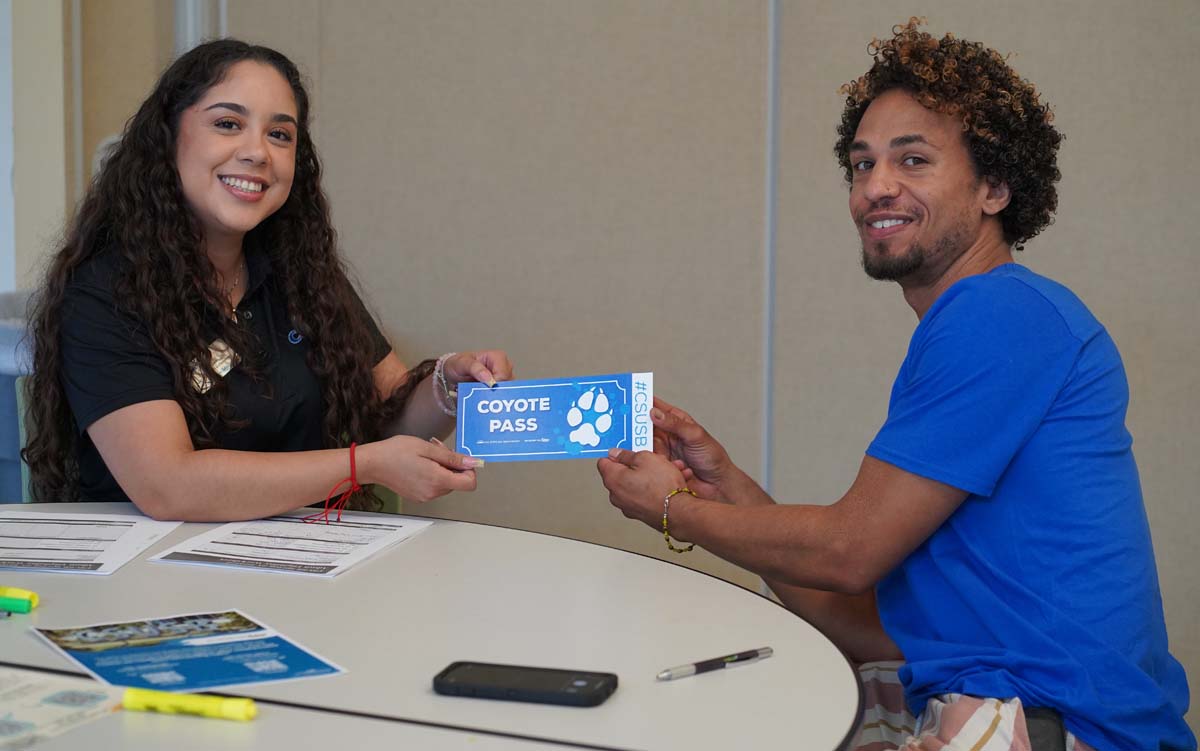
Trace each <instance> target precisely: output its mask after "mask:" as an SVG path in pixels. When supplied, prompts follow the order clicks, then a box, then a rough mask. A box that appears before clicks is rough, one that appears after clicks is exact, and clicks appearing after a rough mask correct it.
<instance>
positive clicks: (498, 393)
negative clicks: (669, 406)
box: [455, 373, 654, 462]
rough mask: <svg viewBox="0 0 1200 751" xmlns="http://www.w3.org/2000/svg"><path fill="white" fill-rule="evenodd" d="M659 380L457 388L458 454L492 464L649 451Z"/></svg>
mask: <svg viewBox="0 0 1200 751" xmlns="http://www.w3.org/2000/svg"><path fill="white" fill-rule="evenodd" d="M653 406H654V374H653V373H616V374H612V375H597V376H583V377H579V378H548V379H543V380H537V381H505V382H503V383H498V384H496V385H495V386H492V387H490V388H489V387H488V386H487V385H486V384H482V383H460V384H459V385H458V434H457V438H456V445H455V450H457V451H459V452H460V453H463V454H466V455H468V456H477V457H479V458H481V459H486V460H487V461H490V462H527V461H539V460H545V459H583V458H595V457H598V456H603V455H604V454H607V453H608V450H609V449H611V448H614V447H617V448H623V449H629V450H631V451H648V450H650V449H651V448H652V446H653V435H654V428H653V426H652V425H651V423H650V408H651V407H653Z"/></svg>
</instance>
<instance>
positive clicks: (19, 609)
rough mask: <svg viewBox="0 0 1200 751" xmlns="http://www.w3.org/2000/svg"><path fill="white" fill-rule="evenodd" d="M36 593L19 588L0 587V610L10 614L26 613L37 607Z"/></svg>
mask: <svg viewBox="0 0 1200 751" xmlns="http://www.w3.org/2000/svg"><path fill="white" fill-rule="evenodd" d="M37 604H38V596H37V592H30V591H29V590H28V589H20V588H19V587H0V610H7V611H8V612H10V613H28V612H29V611H30V610H33V609H34V608H36V607H37Z"/></svg>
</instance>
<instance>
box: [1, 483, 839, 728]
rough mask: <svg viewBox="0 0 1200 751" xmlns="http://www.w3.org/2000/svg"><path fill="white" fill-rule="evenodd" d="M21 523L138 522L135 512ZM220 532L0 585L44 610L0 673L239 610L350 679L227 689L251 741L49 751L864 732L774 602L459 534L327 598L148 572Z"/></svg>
mask: <svg viewBox="0 0 1200 751" xmlns="http://www.w3.org/2000/svg"><path fill="white" fill-rule="evenodd" d="M22 508H24V509H29V510H37V511H40V512H60V513H69V512H77V513H97V512H110V513H112V512H116V513H131V514H132V513H136V510H135V509H134V508H133V507H132V506H130V505H128V504H38V505H29V506H24V507H22ZM213 526H215V525H210V524H184V525H181V526H180V527H179V528H178V529H177V530H175V532H173V533H172V534H171V535H170V536H168V537H167V538H165V539H164V540H162V541H160V542H159V543H158V544H156V545H155V546H154V547H153V548H151V549H150V550H149V551H147V553H146V554H144V555H143V556H142V557H141V558H139V559H138V560H135V561H133V562H131V563H129V564H127V565H126V566H125V567H123V568H122V569H120V570H119V571H117V572H116V573H115V574H113V575H111V576H86V575H70V574H45V573H42V574H39V573H28V572H20V571H0V583H3V584H6V585H9V586H17V587H24V588H27V589H31V590H34V591H36V592H38V593H39V595H40V596H41V605H40V606H39V607H38V609H37V610H35V611H34V612H33V613H31V614H29V615H14V616H13V617H11V618H9V619H7V620H5V621H0V661H3V662H6V663H10V664H18V665H25V666H30V667H40V668H46V669H58V670H74V669H75V668H74V666H72V665H71V664H70V663H68V662H67V661H66V660H64V659H63V658H61V657H59V656H58V655H57V654H55V653H53V652H52V651H50V650H49V649H48V648H47V647H45V646H44V645H43V644H41V643H40V642H39V641H38V640H37V639H36V638H35V637H34V636H33V635H32V634H31V633H29V631H28V627H29V626H31V625H36V626H40V627H48V628H60V627H69V626H80V625H84V624H91V623H101V622H108V621H125V620H135V619H141V618H146V617H155V616H166V615H173V614H177V613H188V612H206V611H217V610H224V609H230V608H237V609H240V610H242V611H244V612H246V613H247V614H248V615H250V616H252V617H256V618H258V619H260V620H262V621H264V622H266V623H267V624H269V625H271V626H272V627H274V628H276V629H278V630H279V631H280V632H282V633H283V634H285V635H286V636H288V637H290V638H292V639H293V640H295V641H297V642H299V643H300V644H303V645H305V646H307V647H309V648H310V649H312V650H314V651H315V652H317V653H318V654H321V655H323V656H324V657H326V658H328V659H330V660H332V661H334V662H336V663H338V664H339V665H341V666H342V667H344V668H346V669H347V671H348V672H347V673H346V674H345V675H340V676H335V677H326V678H316V679H310V680H301V681H293V682H288V683H281V684H265V685H262V686H255V687H246V688H244V689H239V690H236V691H233V690H231V691H229V692H228V693H232V694H237V695H242V696H251V697H253V698H255V699H257V700H259V701H260V716H259V718H258V719H257V720H255V721H254V722H252V723H233V722H224V721H214V720H202V719H196V718H183V717H157V716H143V715H140V714H139V713H133V712H123V713H120V714H119V715H116V716H114V717H113V718H111V719H108V718H106V719H104V720H101V721H99V722H97V723H93V724H91V725H87V726H85V727H83V728H80V729H77V730H75V731H72V732H71V733H69V734H67V735H64V736H61V737H60V738H59V739H56V740H54V741H52V742H51V743H50V744H48V745H46V746H45V748H63V749H66V748H72V747H77V746H76V745H73V743H74V744H78V743H79V742H80V741H81V740H83V739H85V738H86V740H87V741H88V746H89V748H104V747H109V746H107V745H96V744H97V743H98V742H103V743H105V744H107V743H111V747H114V748H115V747H121V748H134V747H144V748H157V747H163V745H164V744H165V743H166V740H167V739H171V745H172V747H174V748H187V747H192V746H190V745H187V746H185V745H181V743H183V742H186V743H189V744H190V743H195V746H194V747H196V748H201V747H203V748H295V747H313V748H317V747H320V746H318V745H316V741H317V740H318V739H319V738H325V737H328V739H329V742H330V743H331V744H337V745H338V746H340V747H342V748H353V747H359V746H360V745H361V744H362V743H364V742H366V741H368V740H369V741H370V743H369V745H371V746H374V745H377V744H378V745H379V746H381V747H383V746H384V745H385V741H389V740H395V741H397V742H403V741H407V742H408V745H407V746H406V747H408V748H434V749H436V748H443V747H444V748H459V747H464V746H466V747H470V748H473V749H474V748H479V749H492V748H495V749H498V750H499V751H505V750H507V749H510V748H513V749H516V748H550V747H552V746H549V745H546V742H551V743H557V744H560V745H567V746H575V747H602V748H613V749H670V748H680V749H685V748H686V749H741V748H746V749H759V748H762V749H766V748H784V747H790V748H804V749H814V750H822V751H823V750H824V749H831V750H832V749H837V748H841V747H842V746H843V745H844V744H845V743H847V742H848V741H849V739H850V736H851V734H852V733H853V730H854V728H855V726H856V724H857V721H858V719H859V717H860V715H861V711H862V709H861V703H862V693H861V686H860V684H859V682H858V677H857V673H856V672H855V670H854V669H853V668H852V667H851V665H850V664H849V663H848V662H847V661H846V659H845V657H843V655H842V654H841V653H840V652H839V651H838V650H837V649H836V648H835V647H834V646H833V644H832V643H831V642H830V641H829V640H828V639H826V638H825V637H824V636H822V635H821V634H820V633H819V632H818V631H816V629H814V628H813V627H812V626H810V625H809V624H808V623H807V622H805V621H803V620H802V619H800V618H798V617H796V616H795V615H793V614H792V613H790V612H789V611H787V610H786V609H784V608H783V607H781V606H779V605H778V604H776V603H774V602H773V601H771V600H769V599H767V598H764V597H762V596H760V595H758V594H756V593H754V592H751V591H749V590H746V589H743V588H741V587H738V586H736V585H733V584H730V583H728V582H726V581H724V580H721V579H717V578H715V577H712V576H709V575H707V574H703V573H699V572H696V571H693V570H691V569H687V568H684V567H682V566H676V565H673V564H670V563H665V562H663V561H659V560H657V559H654V558H648V557H645V556H641V555H637V554H633V553H628V552H625V551H621V550H616V549H612V548H607V547H603V546H600V545H593V544H590V543H583V542H578V541H574V540H568V539H563V538H559V537H553V536H549V535H541V534H535V533H530V532H522V531H518V530H512V529H505V528H502V527H493V526H487V525H480V524H470V523H464V522H450V521H438V522H436V523H435V524H434V525H433V526H432V527H431V528H430V529H428V530H426V531H424V532H422V533H421V534H419V535H417V536H416V537H414V538H412V539H410V540H408V541H406V542H403V543H401V544H399V545H397V546H394V547H392V548H390V549H388V550H386V551H384V552H383V553H381V554H380V555H378V556H376V557H374V558H372V559H371V560H369V561H367V562H365V563H363V564H360V565H359V566H358V567H357V568H354V569H352V570H351V571H349V572H347V573H345V574H343V575H341V576H338V577H336V578H334V579H331V580H324V579H317V578H313V577H303V576H287V575H279V574H271V573H262V572H254V571H243V570H224V569H217V568H211V567H204V566H185V565H178V564H162V563H148V562H146V560H145V558H146V557H148V556H149V555H152V554H153V553H155V552H158V551H159V550H162V549H164V548H166V547H169V546H171V545H174V544H176V543H177V542H179V541H181V540H183V539H186V538H187V537H190V536H192V535H194V534H197V533H198V532H200V531H203V530H206V529H209V528H211V527H213ZM762 646H770V647H773V648H774V650H775V655H774V657H772V658H770V659H768V660H763V661H761V662H757V663H753V664H750V665H746V666H742V667H737V668H733V669H727V670H720V671H715V672H712V673H707V674H704V675H700V676H695V677H692V678H685V679H681V680H677V681H671V682H666V683H660V682H657V681H655V679H654V675H655V673H657V672H658V671H659V670H661V669H663V668H666V667H670V666H673V665H678V664H683V663H688V662H693V661H696V660H701V659H706V658H710V657H716V656H718V655H723V654H729V653H732V652H738V651H742V650H746V649H753V648H756V647H762ZM454 660H478V661H483V662H503V663H515V664H523V665H540V666H546V667H562V668H572V669H580V670H599V671H606V672H613V673H616V674H617V675H618V677H619V680H620V685H619V688H618V689H617V692H616V693H615V694H614V695H613V696H612V697H611V698H610V699H609V700H608V701H606V702H605V703H604V704H602V705H601V706H599V707H595V708H586V709H584V708H574V707H558V706H547V705H538V704H523V703H515V702H500V701H489V700H481V699H467V698H458V697H446V696H440V695H438V694H435V693H434V692H433V689H432V687H431V681H432V678H433V676H434V675H435V674H436V673H437V672H438V671H440V670H441V669H442V668H443V667H445V666H446V665H447V664H449V663H450V662H453V661H454ZM271 702H281V703H282V704H272V703H271ZM185 728H186V730H185ZM175 733H178V734H179V739H180V742H176V740H175V735H174V734H175ZM84 734H86V736H85V735H84ZM468 737H474V738H475V740H471V741H470V742H469V743H468V741H467V738H468ZM297 739H300V740H301V741H302V742H301V743H300V744H299V746H297V743H296V742H297ZM442 744H445V745H442ZM321 745H324V743H322V744H321ZM386 745H387V746H388V747H398V746H396V744H395V743H390V742H389V743H387V744H386Z"/></svg>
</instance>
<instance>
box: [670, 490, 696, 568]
mask: <svg viewBox="0 0 1200 751" xmlns="http://www.w3.org/2000/svg"><path fill="white" fill-rule="evenodd" d="M678 493H687V494H688V495H690V496H691V497H693V498H698V497H699V496H697V495H696V493H695V491H693V490H692V489H691V488H675V489H674V490H672V491H671V492H670V493H667V497H666V498H664V499H663V539H664V540H666V541H667V547H668V548H670V549H671V550H672V551H674V552H676V553H690V552H691V550H692V548H694V547H696V543H694V542H690V543H688V546H687V547H686V548H677V547H675V545H674V544H672V542H671V533H670V532H668V531H667V509H669V508H670V507H671V498H673V497H674V496H675V495H676V494H678Z"/></svg>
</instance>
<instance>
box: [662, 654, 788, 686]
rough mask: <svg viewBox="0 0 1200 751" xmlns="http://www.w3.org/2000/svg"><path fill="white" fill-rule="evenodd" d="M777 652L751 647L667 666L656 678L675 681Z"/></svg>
mask: <svg viewBox="0 0 1200 751" xmlns="http://www.w3.org/2000/svg"><path fill="white" fill-rule="evenodd" d="M773 654H775V650H773V649H771V648H770V647H760V648H759V649H751V650H748V651H746V652H738V653H737V654H732V655H725V656H724V657H714V658H712V659H711V660H702V661H701V662H693V663H692V664H690V665H680V666H679V667H674V668H667V669H666V670H664V671H662V672H661V673H659V674H658V675H657V676H655V677H656V678H658V680H660V681H673V680H675V679H676V678H686V677H687V676H689V675H699V674H700V673H707V672H709V671H710V670H720V669H722V668H726V667H729V666H730V665H743V664H745V663H747V662H757V661H758V660H763V659H766V658H768V657H770V656H771V655H773Z"/></svg>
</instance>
